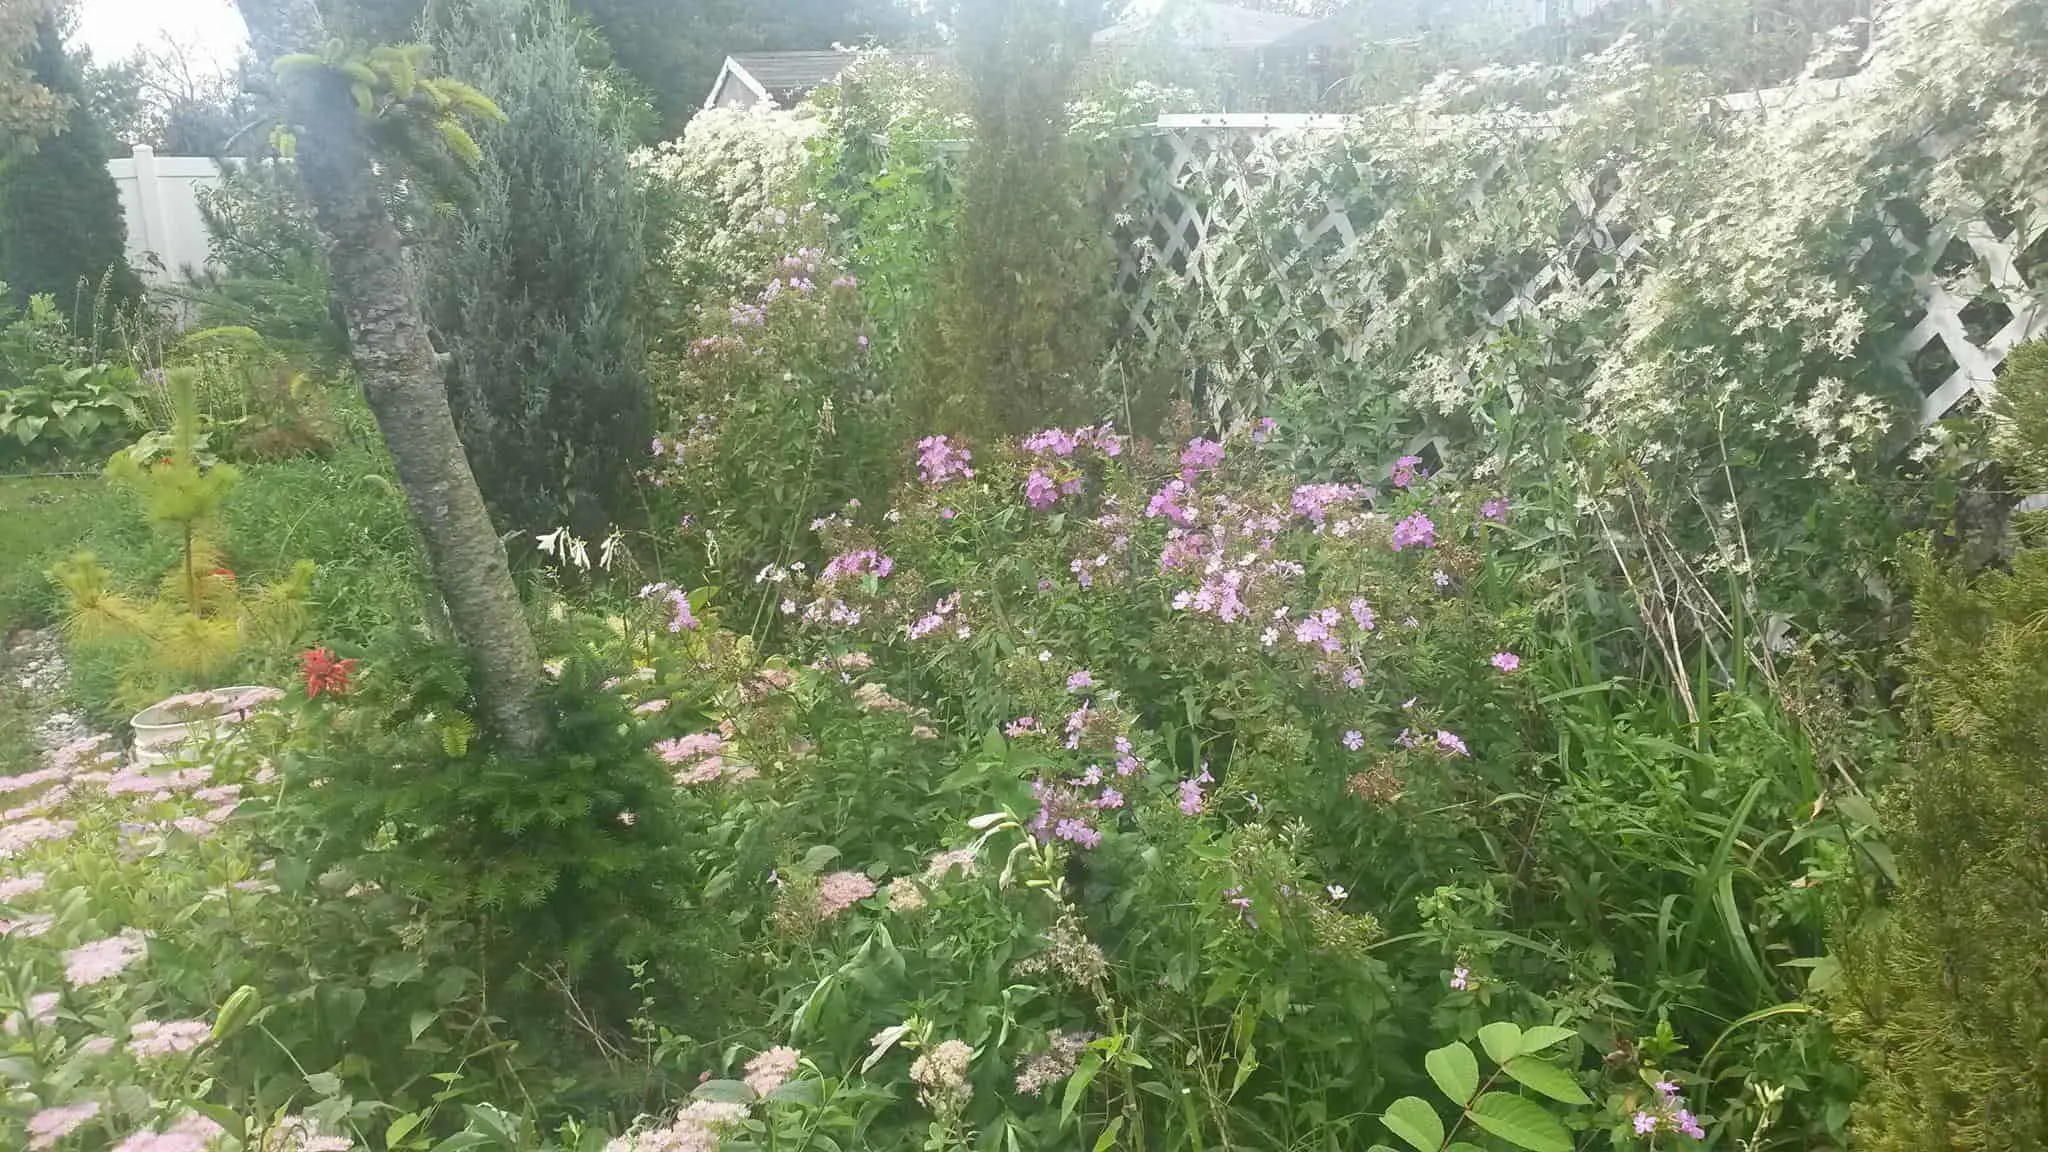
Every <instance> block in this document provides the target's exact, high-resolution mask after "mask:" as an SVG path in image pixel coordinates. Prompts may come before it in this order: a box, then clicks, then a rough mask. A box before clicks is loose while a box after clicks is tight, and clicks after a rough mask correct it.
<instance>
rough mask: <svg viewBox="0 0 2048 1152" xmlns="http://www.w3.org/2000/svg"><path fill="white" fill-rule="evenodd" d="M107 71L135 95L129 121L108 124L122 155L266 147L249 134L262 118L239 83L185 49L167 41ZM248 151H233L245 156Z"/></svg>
mask: <svg viewBox="0 0 2048 1152" xmlns="http://www.w3.org/2000/svg"><path fill="white" fill-rule="evenodd" d="M109 71H110V72H113V73H116V74H118V77H119V78H120V79H122V80H125V81H126V83H127V84H129V85H131V86H132V90H133V93H134V95H133V99H132V103H131V104H130V105H129V109H128V112H129V115H128V118H127V119H115V120H110V121H109V123H111V124H112V125H113V128H114V134H115V136H116V137H117V138H119V140H120V142H121V144H122V146H123V147H122V150H121V155H124V156H125V155H127V153H128V150H129V149H132V148H133V147H134V146H135V145H137V144H147V145H149V146H150V147H151V148H154V149H156V153H157V155H159V156H220V155H223V154H225V153H227V152H228V151H230V146H231V145H236V144H242V145H247V146H254V145H261V144H263V143H264V142H265V139H266V134H265V133H263V132H260V131H251V130H250V129H251V126H252V125H254V124H256V123H257V122H258V120H259V119H260V116H259V115H258V113H257V110H256V107H255V102H254V101H253V100H252V99H251V98H250V96H249V94H248V93H247V92H245V91H244V90H243V88H244V86H243V84H242V82H241V80H240V78H239V77H237V76H236V75H234V74H233V73H232V72H223V71H221V70H219V69H217V68H215V67H213V66H212V65H211V64H210V63H209V62H208V61H206V60H204V59H201V58H198V57H197V56H195V54H194V53H193V51H192V50H191V48H190V46H188V45H185V44H181V43H179V42H178V41H176V40H172V39H170V38H168V37H166V38H165V40H164V42H163V43H162V44H160V45H158V46H157V47H155V48H138V49H136V50H135V54H134V55H132V56H130V57H129V58H128V59H127V60H126V61H125V62H123V63H122V64H120V65H117V66H116V68H114V69H110V70H109ZM110 79H111V77H110ZM247 146H245V147H241V148H238V149H236V151H238V152H241V153H246V152H248V151H249V150H250V148H249V147H247Z"/></svg>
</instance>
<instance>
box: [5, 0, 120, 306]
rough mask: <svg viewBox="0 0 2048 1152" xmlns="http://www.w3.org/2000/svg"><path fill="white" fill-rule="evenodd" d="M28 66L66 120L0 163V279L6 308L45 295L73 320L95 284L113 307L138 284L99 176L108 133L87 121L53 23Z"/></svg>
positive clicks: (109, 185) (116, 204) (110, 194)
mask: <svg viewBox="0 0 2048 1152" xmlns="http://www.w3.org/2000/svg"><path fill="white" fill-rule="evenodd" d="M29 64H30V69H31V71H32V73H33V75H34V78H35V83H36V85H37V86H38V87H40V88H41V89H42V90H44V91H46V92H48V93H51V94H53V95H54V96H56V97H57V98H58V99H59V100H60V101H61V102H62V103H63V105H64V107H65V112H64V116H63V120H62V121H61V124H60V125H59V127H58V128H57V130H56V131H54V132H52V133H51V134H50V135H48V136H46V137H44V138H42V139H41V140H39V141H38V142H37V143H36V144H35V146H34V148H33V149H32V150H29V149H22V150H18V151H16V152H15V154H13V155H12V156H9V157H8V158H6V159H0V281H5V282H6V284H7V286H8V291H9V292H10V293H11V294H12V296H11V298H10V299H9V300H8V304H9V306H10V307H19V306H20V305H21V303H22V302H23V301H24V300H26V299H27V298H28V297H29V296H32V295H39V294H44V293H47V294H49V295H51V296H54V297H56V298H57V301H58V303H59V304H60V305H62V306H63V307H64V308H66V309H67V310H70V311H74V312H80V313H82V312H86V311H89V310H90V301H91V300H92V298H93V296H94V294H95V293H97V292H98V291H99V290H100V286H101V283H102V281H105V283H106V286H107V289H108V292H109V295H110V297H111V298H112V302H113V303H114V304H116V305H117V306H119V305H125V304H129V303H132V302H134V301H135V300H136V299H138V298H139V297H140V296H141V294H142V282H141V280H140V279H138V278H137V277H136V275H135V272H134V270H132V269H131V268H129V267H128V258H127V252H126V244H127V237H128V229H127V225H126V223H125V222H124V221H123V218H122V215H121V196H120V193H119V192H118V191H117V190H116V189H115V187H114V180H113V177H112V176H110V175H108V173H107V160H106V158H107V155H108V150H109V148H110V144H109V143H108V136H107V132H106V129H105V128H104V127H103V126H101V125H100V124H99V123H98V122H97V121H95V120H94V119H93V115H92V111H91V108H90V106H89V101H88V100H87V99H86V98H85V96H86V93H85V88H84V83H83V81H82V80H81V78H80V77H79V74H78V69H77V67H76V65H75V64H74V63H73V62H72V61H71V59H70V58H69V57H68V56H66V55H65V52H64V40H63V36H62V35H61V34H60V33H59V32H58V30H57V25H56V22H55V20H54V19H51V18H49V17H45V18H44V19H43V20H42V21H41V22H40V23H39V24H38V25H37V28H36V43H35V47H34V48H33V49H32V50H31V51H30V53H29Z"/></svg>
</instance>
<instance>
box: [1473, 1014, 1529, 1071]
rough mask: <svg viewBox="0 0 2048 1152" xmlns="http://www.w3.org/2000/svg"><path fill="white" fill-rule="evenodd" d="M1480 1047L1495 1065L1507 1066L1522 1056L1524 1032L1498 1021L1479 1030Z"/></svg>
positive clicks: (1503, 1021)
mask: <svg viewBox="0 0 2048 1152" xmlns="http://www.w3.org/2000/svg"><path fill="white" fill-rule="evenodd" d="M1479 1046H1480V1047H1481V1048H1484V1049H1486V1055H1487V1056H1488V1057H1489V1058H1491V1059H1492V1060H1493V1062H1494V1063H1495V1064H1505V1063H1507V1062H1508V1061H1510V1060H1513V1059H1514V1058H1515V1057H1517V1056H1520V1055H1521V1054H1522V1030H1521V1029H1520V1028H1517V1027H1515V1026H1514V1025H1513V1024H1510V1023H1508V1022H1507V1021H1505V1020H1496V1021H1494V1022H1493V1023H1491V1024H1488V1025H1486V1026H1485V1027H1484V1028H1481V1029H1480V1030H1479Z"/></svg>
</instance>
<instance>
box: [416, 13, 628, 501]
mask: <svg viewBox="0 0 2048 1152" xmlns="http://www.w3.org/2000/svg"><path fill="white" fill-rule="evenodd" d="M577 37H578V31H577V28H576V26H575V25H574V23H573V22H572V18H571V16H570V14H569V13H568V11H567V9H566V8H565V7H564V6H563V4H562V3H561V2H560V0H473V2H472V3H470V4H469V5H467V7H466V8H465V9H464V10H462V11H458V12H456V13H454V14H453V16H452V18H451V20H450V22H449V24H448V27H447V29H446V30H445V31H442V32H438V33H437V34H436V39H437V44H436V49H437V52H438V54H439V55H440V57H441V59H443V60H444V61H446V63H447V67H448V68H449V70H450V72H451V73H453V74H454V75H458V76H461V77H463V78H464V79H465V80H468V81H469V82H471V83H473V84H475V85H476V86H477V87H479V88H481V89H482V90H484V91H486V92H488V93H490V95H491V97H492V99H493V100H495V101H497V103H498V106H499V107H500V108H502V109H503V110H504V112H505V116H506V120H505V122H504V123H502V124H493V125H487V126H484V127H482V128H481V129H480V130H479V131H478V133H477V145H478V148H479V149H480V157H479V159H478V162H477V170H476V176H477V191H476V196H475V201H474V203H472V204H471V205H469V206H468V207H467V209H466V210H465V211H463V212H462V213H461V214H460V215H459V216H458V217H456V218H454V219H453V220H452V221H451V222H450V223H449V224H448V226H446V227H444V228H443V229H441V231H440V232H439V233H438V234H437V235H436V236H435V237H434V238H433V240H432V242H431V243H430V244H429V245H428V261H427V263H428V269H429V275H430V281H429V293H430V303H431V306H432V315H433V320H434V324H435V327H436V329H437V331H438V332H439V334H440V336H441V337H442V342H443V345H444V346H445V347H446V348H447V349H448V350H449V351H450V353H451V357H450V369H451V378H450V381H449V392H450V399H451V401H452V403H453V406H454V409H455V416H456V421H457V425H458V427H459V428H460V429H461V431H462V438H463V445H464V447H465V448H466V449H467V451H468V453H469V458H470V462H471V465H472V467H473V468H474V469H475V471H476V474H477V481H478V483H479V484H480V485H481V486H482V488H483V492H484V497H485V499H486V500H487V501H488V502H489V503H490V505H491V508H492V511H493V513H494V514H495V517H496V519H497V521H498V527H499V529H500V530H501V531H508V532H509V531H512V530H515V529H518V530H523V531H544V530H546V529H547V528H548V527H550V526H553V525H558V524H564V523H568V524H574V525H575V526H576V527H577V528H578V529H579V531H583V532H588V533H595V532H598V531H600V530H601V527H602V525H603V524H605V523H606V522H608V521H609V520H612V519H615V518H616V516H615V515H614V513H616V512H617V511H618V509H617V508H616V507H615V505H617V504H618V502H619V497H621V496H622V494H623V493H624V492H625V491H626V487H627V485H628V483H629V482H630V479H631V477H632V473H633V468H634V465H635V463H636V462H637V461H638V459H639V457H640V455H641V454H643V453H644V452H645V447H644V445H645V444H646V439H647V403H646V394H645V382H644V379H643V365H644V363H645V361H646V346H645V341H644V340H643V339H642V338H641V335H640V331H639V324H638V316H637V314H636V310H635V306H634V302H633V294H634V289H635V288H636V287H638V286H639V284H640V282H641V278H642V276H643V274H644V272H645V269H646V262H647V261H646V247H645V244H644V237H643V235H642V233H643V230H644V227H645V217H646V212H645V208H644V206H643V204H642V201H641V196H640V193H639V190H638V186H637V185H636V184H635V182H634V178H633V174H632V172H631V171H630V170H629V168H628V166H627V154H628V152H629V151H630V149H631V146H632V143H631V140H630V139H629V138H628V136H627V129H626V127H625V125H624V123H623V121H622V119H621V118H619V117H614V116H609V115H607V114H606V108H605V106H604V104H603V101H602V99H601V97H600V94H599V92H598V91H597V88H596V86H595V85H594V84H593V82H592V78H591V77H590V75H589V74H588V72H587V71H586V69H585V68H584V66H583V64H582V62H581V61H580V60H579V58H578V54H577Z"/></svg>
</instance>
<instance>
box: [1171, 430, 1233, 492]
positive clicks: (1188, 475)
mask: <svg viewBox="0 0 2048 1152" xmlns="http://www.w3.org/2000/svg"><path fill="white" fill-rule="evenodd" d="M1222 464H1223V445H1221V444H1218V443H1217V442H1216V441H1214V440H1205V439H1203V438H1202V437H1200V436H1197V437H1195V438H1194V439H1193V440H1190V441H1188V446H1187V447H1186V448H1185V449H1183V450H1182V451H1181V454H1180V478H1181V479H1183V480H1186V481H1188V482H1189V483H1193V482H1194V479H1195V477H1197V476H1200V475H1201V474H1202V473H1204V472H1209V471H1213V470H1214V469H1216V468H1218V467H1221V466H1222Z"/></svg>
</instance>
